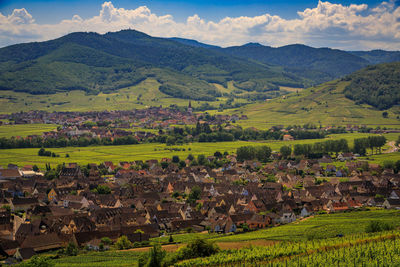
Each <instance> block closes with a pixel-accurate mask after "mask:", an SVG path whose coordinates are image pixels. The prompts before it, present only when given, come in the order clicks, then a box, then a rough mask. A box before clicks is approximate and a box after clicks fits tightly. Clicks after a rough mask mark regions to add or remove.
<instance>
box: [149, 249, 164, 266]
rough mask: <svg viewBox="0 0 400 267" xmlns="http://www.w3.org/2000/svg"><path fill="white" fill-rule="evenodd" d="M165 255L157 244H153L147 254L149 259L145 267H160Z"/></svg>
mask: <svg viewBox="0 0 400 267" xmlns="http://www.w3.org/2000/svg"><path fill="white" fill-rule="evenodd" d="M165 255H166V252H165V250H162V249H161V246H160V245H159V244H154V245H153V247H152V248H151V249H150V252H149V259H148V261H147V264H146V267H161V266H162V265H161V264H162V261H163V259H164V257H165Z"/></svg>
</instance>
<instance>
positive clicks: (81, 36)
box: [0, 30, 308, 100]
mask: <svg viewBox="0 0 400 267" xmlns="http://www.w3.org/2000/svg"><path fill="white" fill-rule="evenodd" d="M148 77H155V78H156V79H157V81H158V82H160V84H161V87H160V90H161V91H162V92H164V93H166V94H168V95H170V96H174V97H179V98H191V99H200V100H212V99H214V98H215V97H216V96H219V95H220V92H219V91H218V90H217V89H216V87H215V86H213V85H212V84H210V83H219V84H222V85H226V84H227V82H228V81H234V82H235V84H237V85H238V87H239V86H242V87H243V88H244V89H245V90H248V91H258V92H266V91H269V90H276V89H277V88H278V86H279V85H289V86H297V87H301V86H303V85H304V84H305V83H307V82H308V81H306V80H305V79H303V78H299V77H297V76H296V75H292V74H288V73H286V72H285V71H284V70H283V69H282V68H279V67H271V66H269V65H266V64H262V63H258V62H250V61H248V60H245V59H240V58H237V57H232V56H229V55H226V54H224V53H221V52H218V51H211V50H208V49H205V48H202V47H193V46H191V45H185V44H182V43H180V42H177V41H174V40H170V39H165V38H155V37H151V36H149V35H146V34H144V33H141V32H137V31H133V30H123V31H119V32H112V33H107V34H104V35H100V34H97V33H83V32H78V33H72V34H69V35H66V36H63V37H61V38H58V39H55V40H51V41H47V42H36V43H28V44H19V45H13V46H9V47H5V48H2V49H0V89H3V90H14V91H20V92H29V93H34V94H44V93H55V92H60V91H69V90H74V89H80V90H84V91H86V92H88V93H98V92H111V91H113V90H115V89H119V88H122V87H127V86H130V85H134V84H137V83H138V82H140V81H142V80H144V79H145V78H148Z"/></svg>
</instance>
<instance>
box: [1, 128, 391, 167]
mask: <svg viewBox="0 0 400 267" xmlns="http://www.w3.org/2000/svg"><path fill="white" fill-rule="evenodd" d="M368 135H369V134H363V133H356V134H333V135H330V136H328V137H327V138H328V139H333V140H337V139H341V138H345V139H347V140H348V142H349V145H350V146H352V142H353V139H354V138H359V137H366V136H368ZM397 136H398V135H397V134H387V135H386V137H387V139H388V140H396V139H397ZM322 140H324V139H308V140H294V141H260V142H250V141H234V142H215V143H189V144H184V145H179V146H167V145H165V144H159V143H146V144H137V145H123V146H90V147H64V148H49V149H48V150H50V151H51V152H54V153H56V154H58V155H60V157H43V156H38V151H39V149H38V148H18V149H1V150H0V165H2V166H7V164H9V163H13V164H17V165H18V166H24V165H33V164H36V165H37V166H39V168H41V167H44V166H45V164H46V163H50V164H51V165H52V166H54V165H56V164H62V163H68V162H75V163H78V164H82V165H86V164H88V163H101V162H104V161H112V162H114V163H118V162H120V161H134V160H149V159H158V160H160V159H162V158H171V157H172V156H174V155H177V156H179V157H180V158H181V159H185V158H186V157H187V156H188V155H189V154H192V155H194V156H197V155H200V154H204V155H206V156H209V155H212V154H214V152H216V151H220V152H225V151H226V152H228V153H235V152H236V149H237V148H238V147H241V146H245V145H252V146H261V145H267V146H270V147H271V149H272V150H273V151H279V149H280V147H281V146H283V145H294V144H312V143H315V142H320V141H322ZM173 149H179V150H181V151H174V150H173ZM67 154H68V155H69V157H66V155H67Z"/></svg>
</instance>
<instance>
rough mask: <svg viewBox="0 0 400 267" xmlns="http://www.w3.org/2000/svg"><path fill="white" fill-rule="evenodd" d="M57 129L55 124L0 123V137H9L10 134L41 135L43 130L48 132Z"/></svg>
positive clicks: (23, 135)
mask: <svg viewBox="0 0 400 267" xmlns="http://www.w3.org/2000/svg"><path fill="white" fill-rule="evenodd" d="M56 129H57V125H56V124H15V125H1V126H0V138H1V137H6V138H10V137H12V136H21V137H26V136H28V135H41V134H42V133H43V132H49V131H53V130H56Z"/></svg>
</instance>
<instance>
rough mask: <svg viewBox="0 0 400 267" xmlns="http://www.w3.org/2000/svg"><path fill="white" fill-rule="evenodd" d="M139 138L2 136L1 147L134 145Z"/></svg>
mask: <svg viewBox="0 0 400 267" xmlns="http://www.w3.org/2000/svg"><path fill="white" fill-rule="evenodd" d="M138 143H139V142H138V140H137V139H136V138H135V137H133V136H131V135H128V136H123V137H116V138H114V139H111V138H108V137H105V138H97V137H96V138H91V137H79V138H65V137H61V138H42V137H37V138H32V139H30V138H23V139H17V138H14V137H11V138H5V137H2V138H0V149H9V148H41V147H45V148H49V147H70V146H75V147H86V146H97V145H98V146H109V145H132V144H138Z"/></svg>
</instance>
